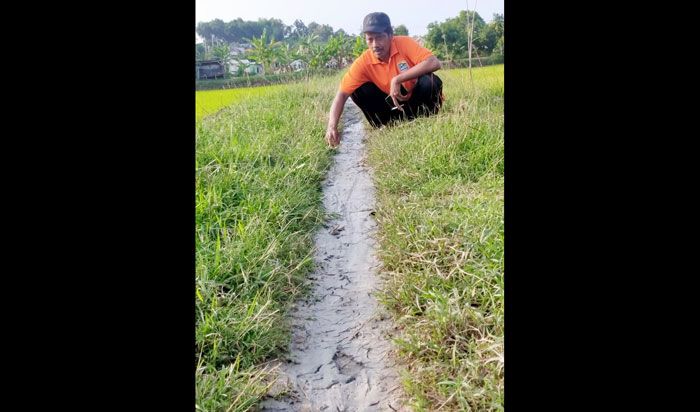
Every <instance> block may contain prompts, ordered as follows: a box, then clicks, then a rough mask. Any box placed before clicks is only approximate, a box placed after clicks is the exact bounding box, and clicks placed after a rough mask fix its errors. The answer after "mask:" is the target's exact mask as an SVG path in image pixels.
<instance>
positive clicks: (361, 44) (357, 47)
mask: <svg viewBox="0 0 700 412" xmlns="http://www.w3.org/2000/svg"><path fill="white" fill-rule="evenodd" d="M365 50H367V42H365V39H364V38H363V37H362V36H356V37H355V41H354V42H353V45H352V57H353V58H355V59H356V58H358V57H359V56H360V55H361V54H362V52H364V51H365Z"/></svg>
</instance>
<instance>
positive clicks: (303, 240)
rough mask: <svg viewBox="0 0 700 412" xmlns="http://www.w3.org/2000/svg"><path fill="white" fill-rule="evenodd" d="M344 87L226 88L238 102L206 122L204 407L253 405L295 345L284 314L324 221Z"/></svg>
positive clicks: (199, 389)
mask: <svg viewBox="0 0 700 412" xmlns="http://www.w3.org/2000/svg"><path fill="white" fill-rule="evenodd" d="M337 82H338V78H332V79H327V80H322V81H316V82H313V83H301V84H295V85H282V86H274V88H267V90H261V91H260V92H250V91H249V92H247V93H248V95H245V96H242V95H240V94H238V95H236V94H235V93H240V92H241V89H237V90H227V91H225V92H228V93H233V94H232V95H228V94H227V95H225V98H228V97H231V96H234V98H235V100H231V101H229V102H227V103H226V105H225V106H224V108H223V109H221V110H220V111H218V112H216V114H214V115H210V116H207V117H204V116H202V117H201V118H200V119H201V120H200V121H199V122H198V123H197V136H196V140H197V141H196V159H197V160H196V168H197V169H196V189H195V190H196V236H197V239H196V298H195V299H196V311H197V317H196V319H197V321H196V332H195V333H196V353H195V361H196V363H197V369H196V378H195V383H196V385H195V386H196V407H197V410H201V411H243V410H247V409H248V408H250V407H251V406H252V405H254V404H255V403H256V402H257V401H258V400H259V398H260V397H261V396H262V395H263V394H264V393H265V391H266V388H267V387H268V385H269V384H270V382H269V379H268V375H269V374H268V372H269V368H267V367H266V366H265V362H266V361H267V360H269V359H270V358H272V357H274V356H276V355H278V354H280V353H281V350H283V349H284V348H286V345H287V343H288V339H289V330H288V327H287V324H286V322H285V320H286V316H285V312H286V310H287V308H288V305H289V303H290V302H293V301H294V300H295V299H296V298H297V297H298V295H299V293H300V292H301V291H302V290H303V287H302V280H303V279H304V278H305V277H306V275H307V274H308V272H309V271H310V270H311V269H312V266H313V260H312V248H313V239H312V233H313V231H314V229H315V228H316V227H317V225H319V224H320V223H321V221H322V220H323V217H324V212H323V210H322V206H321V203H320V198H321V182H322V179H323V177H324V175H325V172H326V169H327V168H328V166H329V164H330V159H331V152H329V150H328V149H327V148H326V145H325V141H324V139H323V136H324V133H325V125H326V119H327V111H328V107H329V104H330V102H331V100H332V98H333V94H334V92H335V89H336V87H337ZM205 93H208V94H205ZM214 93H216V92H203V93H202V94H201V95H200V94H199V93H198V96H199V99H201V100H198V101H197V110H198V116H199V113H205V110H207V109H205V108H209V109H208V110H209V112H210V113H211V112H213V111H214V110H218V107H217V106H221V101H222V97H221V95H216V94H214ZM219 93H221V92H219ZM261 93H262V94H261ZM202 96H204V98H203V97H202ZM207 99H209V100H207ZM214 107H217V108H216V109H212V108H214Z"/></svg>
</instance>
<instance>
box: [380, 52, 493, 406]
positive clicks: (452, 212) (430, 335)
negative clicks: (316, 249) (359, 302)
mask: <svg viewBox="0 0 700 412" xmlns="http://www.w3.org/2000/svg"><path fill="white" fill-rule="evenodd" d="M438 75H440V77H441V78H442V79H443V89H444V93H445V97H446V99H447V100H446V102H445V105H444V107H443V110H442V112H441V113H440V114H439V115H438V116H435V117H431V118H421V119H418V120H416V121H413V122H409V123H403V124H399V125H397V126H395V127H391V128H384V129H381V130H373V131H371V132H370V135H369V143H368V150H369V161H370V164H371V165H372V166H373V167H374V170H375V174H374V175H375V183H376V186H377V201H378V208H377V214H376V217H377V220H378V222H379V226H380V233H379V236H380V251H379V256H380V259H381V261H382V263H383V268H382V271H381V272H382V275H383V276H384V277H385V278H386V279H387V287H386V289H385V291H384V292H383V295H382V297H381V300H382V302H383V303H384V304H386V305H387V306H388V307H389V308H390V310H391V311H392V313H393V314H394V315H395V320H396V322H397V324H398V325H399V327H400V330H401V331H400V333H399V335H398V337H397V338H396V344H397V345H398V347H399V349H400V353H401V355H402V356H403V357H404V358H405V360H406V361H407V364H408V365H409V370H408V373H407V374H406V375H405V378H404V384H405V387H406V389H407V391H408V393H409V395H410V396H411V398H412V401H413V406H414V408H415V409H416V410H419V411H420V410H436V409H438V408H441V409H440V410H454V411H457V410H460V411H462V410H463V411H469V410H474V411H476V410H479V411H481V410H502V409H503V376H504V375H503V367H504V360H503V330H504V325H503V299H504V294H503V273H504V266H503V88H504V80H503V65H499V66H490V67H484V68H478V69H474V70H473V75H474V86H473V87H472V86H471V82H470V80H469V74H468V71H467V70H466V69H459V70H445V71H440V72H438Z"/></svg>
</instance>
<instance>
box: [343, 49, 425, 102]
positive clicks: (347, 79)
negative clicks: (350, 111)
mask: <svg viewBox="0 0 700 412" xmlns="http://www.w3.org/2000/svg"><path fill="white" fill-rule="evenodd" d="M432 55H433V53H432V52H431V51H430V50H428V49H426V48H425V47H423V46H421V45H420V44H418V43H417V42H416V41H415V40H413V39H412V38H410V37H408V36H394V37H393V38H392V39H391V51H390V52H389V56H390V57H389V61H388V62H386V63H384V62H382V61H381V60H379V59H377V58H376V57H375V56H374V53H372V50H370V49H367V50H365V51H364V52H363V53H362V54H361V55H360V57H358V58H357V59H356V60H355V61H354V62H353V64H352V66H350V70H348V71H347V73H345V76H343V79H342V80H341V81H340V90H341V91H343V92H344V93H347V94H352V92H354V91H355V89H357V88H358V87H360V86H362V85H363V84H364V83H366V82H372V83H374V84H376V85H377V87H379V89H381V90H382V91H383V92H384V93H386V94H389V92H390V91H391V79H392V78H394V76H396V75H397V74H399V73H400V72H403V71H406V70H408V69H410V68H411V67H413V66H415V65H417V64H418V63H420V62H422V61H423V60H425V59H427V58H428V57H430V56H432ZM417 81H418V79H412V80H408V81H406V82H403V83H401V84H402V85H403V87H404V88H405V89H406V90H407V91H408V95H409V97H410V95H411V91H412V89H413V87H414V86H415V85H416V82H417Z"/></svg>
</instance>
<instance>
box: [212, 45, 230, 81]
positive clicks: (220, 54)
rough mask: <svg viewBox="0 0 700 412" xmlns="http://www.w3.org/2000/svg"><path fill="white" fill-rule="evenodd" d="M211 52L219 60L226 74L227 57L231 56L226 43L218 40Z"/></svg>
mask: <svg viewBox="0 0 700 412" xmlns="http://www.w3.org/2000/svg"><path fill="white" fill-rule="evenodd" d="M211 54H212V56H213V57H214V58H215V59H216V60H218V61H220V62H221V64H222V65H223V66H224V73H225V74H228V69H229V67H228V65H229V59H230V57H231V48H230V47H229V45H228V43H226V42H220V43H218V44H216V45H214V47H213V48H212V50H211Z"/></svg>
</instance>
